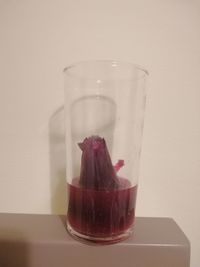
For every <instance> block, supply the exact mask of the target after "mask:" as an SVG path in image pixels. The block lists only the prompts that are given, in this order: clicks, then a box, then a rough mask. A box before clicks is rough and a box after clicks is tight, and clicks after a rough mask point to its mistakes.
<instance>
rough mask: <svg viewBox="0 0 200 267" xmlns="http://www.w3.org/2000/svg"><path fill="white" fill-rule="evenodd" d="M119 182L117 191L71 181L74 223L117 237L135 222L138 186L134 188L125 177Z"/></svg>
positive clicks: (85, 230)
mask: <svg viewBox="0 0 200 267" xmlns="http://www.w3.org/2000/svg"><path fill="white" fill-rule="evenodd" d="M119 185H120V186H119V188H118V189H113V190H95V189H86V188H84V187H81V186H80V185H79V178H74V179H73V180H72V184H67V187H68V193H69V204H68V214H67V219H68V222H69V224H70V226H71V227H72V228H73V229H74V230H75V231H77V232H79V233H81V234H83V235H88V236H93V237H108V236H116V235H120V234H122V233H124V232H125V231H126V230H128V229H129V228H130V227H131V226H132V225H133V222H134V217H135V201H136V194H137V186H134V187H130V182H129V181H128V180H127V179H125V178H119Z"/></svg>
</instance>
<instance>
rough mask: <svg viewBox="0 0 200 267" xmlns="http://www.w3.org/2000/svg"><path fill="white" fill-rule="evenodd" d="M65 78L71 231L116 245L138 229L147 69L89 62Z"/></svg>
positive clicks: (69, 69) (68, 70) (68, 220)
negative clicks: (134, 227)
mask: <svg viewBox="0 0 200 267" xmlns="http://www.w3.org/2000/svg"><path fill="white" fill-rule="evenodd" d="M64 76H65V137H66V183H67V196H68V203H67V217H66V224H67V229H68V231H69V232H70V233H71V234H72V235H73V236H75V237H76V238H79V239H82V240H87V241H91V242H95V243H101V244H108V243H115V242H118V241H120V240H123V239H125V238H127V237H128V236H130V234H131V233H132V231H133V226H134V219H135V205H136V195H137V184H138V177H139V161H140V151H141V143H142V132H143V122H144V110H145V97H146V90H145V81H146V77H147V71H146V70H144V69H142V68H140V67H138V66H137V65H134V64H132V63H127V62H119V61H112V60H107V61H86V62H80V63H76V64H74V65H71V66H69V67H66V68H65V69H64Z"/></svg>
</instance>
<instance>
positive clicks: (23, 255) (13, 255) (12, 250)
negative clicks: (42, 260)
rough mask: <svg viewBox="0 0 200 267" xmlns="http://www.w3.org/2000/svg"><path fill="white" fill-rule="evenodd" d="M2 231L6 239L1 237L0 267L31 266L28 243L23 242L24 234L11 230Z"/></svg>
mask: <svg viewBox="0 0 200 267" xmlns="http://www.w3.org/2000/svg"><path fill="white" fill-rule="evenodd" d="M1 231H2V233H3V235H4V236H5V238H4V237H3V236H2V235H1V240H0V266H1V267H18V266H22V267H28V266H30V262H29V261H30V259H29V248H28V242H27V240H25V239H24V240H23V233H19V232H18V231H15V230H10V229H1Z"/></svg>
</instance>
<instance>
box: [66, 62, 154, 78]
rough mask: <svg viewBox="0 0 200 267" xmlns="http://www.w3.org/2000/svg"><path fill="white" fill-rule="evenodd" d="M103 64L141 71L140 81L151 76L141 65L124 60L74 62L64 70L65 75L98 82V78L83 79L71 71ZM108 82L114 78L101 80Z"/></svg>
mask: <svg viewBox="0 0 200 267" xmlns="http://www.w3.org/2000/svg"><path fill="white" fill-rule="evenodd" d="M101 63H102V64H103V63H106V64H108V65H110V66H111V67H116V66H118V67H119V68H120V66H121V67H123V66H122V65H124V66H126V67H129V68H130V69H131V68H132V69H133V70H134V69H135V70H138V71H140V73H142V75H141V76H140V78H139V79H141V78H145V77H146V76H148V75H149V72H148V71H147V69H145V68H144V67H142V66H141V65H139V64H135V63H132V62H129V61H122V60H109V59H108V60H101V59H100V60H98V59H97V60H83V61H77V62H74V63H72V64H70V65H68V66H66V67H65V68H64V69H63V73H64V74H66V75H67V76H69V77H72V78H76V79H85V80H97V79H96V78H91V77H82V76H79V75H77V74H76V73H73V72H70V70H73V69H75V68H76V67H78V66H81V65H84V64H85V65H86V64H94V65H95V64H101ZM106 80H112V78H110V79H101V81H106ZM119 80H127V81H132V80H135V79H131V78H124V79H119Z"/></svg>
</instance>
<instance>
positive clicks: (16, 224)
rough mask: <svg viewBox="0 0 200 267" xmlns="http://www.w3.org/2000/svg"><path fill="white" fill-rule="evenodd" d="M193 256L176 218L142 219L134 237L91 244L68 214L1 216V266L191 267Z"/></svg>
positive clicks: (137, 222)
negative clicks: (74, 231)
mask: <svg viewBox="0 0 200 267" xmlns="http://www.w3.org/2000/svg"><path fill="white" fill-rule="evenodd" d="M20 244H21V245H20ZM20 246H21V249H20ZM25 252H27V253H28V255H29V256H28V259H26V263H25V262H23V259H24V256H25V254H27V253H25ZM10 255H12V257H10ZM20 255H21V256H20ZM77 256H78V257H77ZM189 258H190V244H189V241H188V239H187V237H186V236H185V234H184V233H183V232H182V230H181V229H180V227H179V226H178V225H177V224H176V222H175V221H174V220H173V219H171V218H148V217H138V218H136V221H135V226H134V233H133V235H132V236H131V237H130V238H128V239H126V240H125V241H123V242H120V243H117V244H113V245H106V246H98V245H96V246H91V245H88V244H83V243H81V242H78V241H76V240H75V239H73V238H72V237H71V236H70V235H69V234H68V232H67V231H66V227H65V216H64V215H36V214H0V266H4V265H5V266H9V267H12V266H21V267H23V266H28V267H36V266H37V267H40V266H45V265H46V266H52V267H54V266H58V265H57V264H58V262H59V267H62V266H65V263H66V260H67V261H68V263H69V264H70V266H72V267H73V266H74V267H76V266H78V265H80V264H81V265H82V266H87V267H90V266H93V267H94V266H95V267H99V266H101V267H102V265H104V267H106V266H110V267H112V266H115V267H118V266H122V264H123V266H124V267H135V266H136V267H137V266H141V267H143V266H145V267H163V266H164V267H179V266H180V267H189ZM2 261H3V262H2ZM163 262H165V265H163ZM5 263H6V264H7V265H6V264H5ZM2 264H4V265H2ZM84 264H85V265H84Z"/></svg>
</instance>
